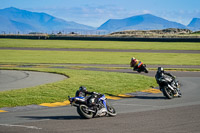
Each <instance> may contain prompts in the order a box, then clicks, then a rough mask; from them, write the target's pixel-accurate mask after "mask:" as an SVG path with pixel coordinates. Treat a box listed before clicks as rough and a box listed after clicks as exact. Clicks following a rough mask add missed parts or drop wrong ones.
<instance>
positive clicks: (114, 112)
mask: <svg viewBox="0 0 200 133" xmlns="http://www.w3.org/2000/svg"><path fill="white" fill-rule="evenodd" d="M106 106H107V111H108V115H109V116H113V117H114V116H116V115H117V112H116V110H115V108H113V107H112V106H110V105H106Z"/></svg>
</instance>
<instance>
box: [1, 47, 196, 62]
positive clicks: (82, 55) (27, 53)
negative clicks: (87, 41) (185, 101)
mask: <svg viewBox="0 0 200 133" xmlns="http://www.w3.org/2000/svg"><path fill="white" fill-rule="evenodd" d="M132 56H134V57H136V58H138V59H140V60H141V61H143V62H145V64H165V65H170V64H171V65H200V60H199V59H200V54H187V53H133V52H80V51H31V50H0V63H1V64H13V63H14V64H23V63H77V64H129V63H130V59H131V57H132Z"/></svg>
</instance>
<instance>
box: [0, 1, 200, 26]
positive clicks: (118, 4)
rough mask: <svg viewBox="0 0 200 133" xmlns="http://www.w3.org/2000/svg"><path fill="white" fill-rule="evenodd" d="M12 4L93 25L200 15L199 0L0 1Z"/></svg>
mask: <svg viewBox="0 0 200 133" xmlns="http://www.w3.org/2000/svg"><path fill="white" fill-rule="evenodd" d="M11 6H12V7H16V8H20V9H25V10H29V11H33V12H45V13H48V14H50V15H53V16H55V17H58V18H62V19H65V20H67V21H75V22H77V23H81V24H86V25H90V26H94V27H99V26H100V25H101V24H103V23H104V22H106V21H107V20H108V19H121V18H126V17H131V16H135V15H141V14H146V13H150V14H153V15H156V16H159V17H162V18H165V19H168V20H170V21H176V22H179V23H182V24H185V25H187V24H189V22H190V21H191V20H192V18H194V17H198V18H200V0H0V9H3V8H7V7H11Z"/></svg>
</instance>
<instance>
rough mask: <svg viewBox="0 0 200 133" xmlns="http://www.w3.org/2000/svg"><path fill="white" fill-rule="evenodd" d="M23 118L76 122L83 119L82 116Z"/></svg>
mask: <svg viewBox="0 0 200 133" xmlns="http://www.w3.org/2000/svg"><path fill="white" fill-rule="evenodd" d="M21 118H28V119H33V120H45V119H49V120H76V119H81V117H80V116H21Z"/></svg>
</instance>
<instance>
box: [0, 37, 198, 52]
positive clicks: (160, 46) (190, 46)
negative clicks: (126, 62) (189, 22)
mask: <svg viewBox="0 0 200 133" xmlns="http://www.w3.org/2000/svg"><path fill="white" fill-rule="evenodd" d="M0 47H34V48H36V47H37V48H93V49H149V50H200V43H199V42H135V41H83V40H81V41H79V40H30V39H29V40H28V39H0Z"/></svg>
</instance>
